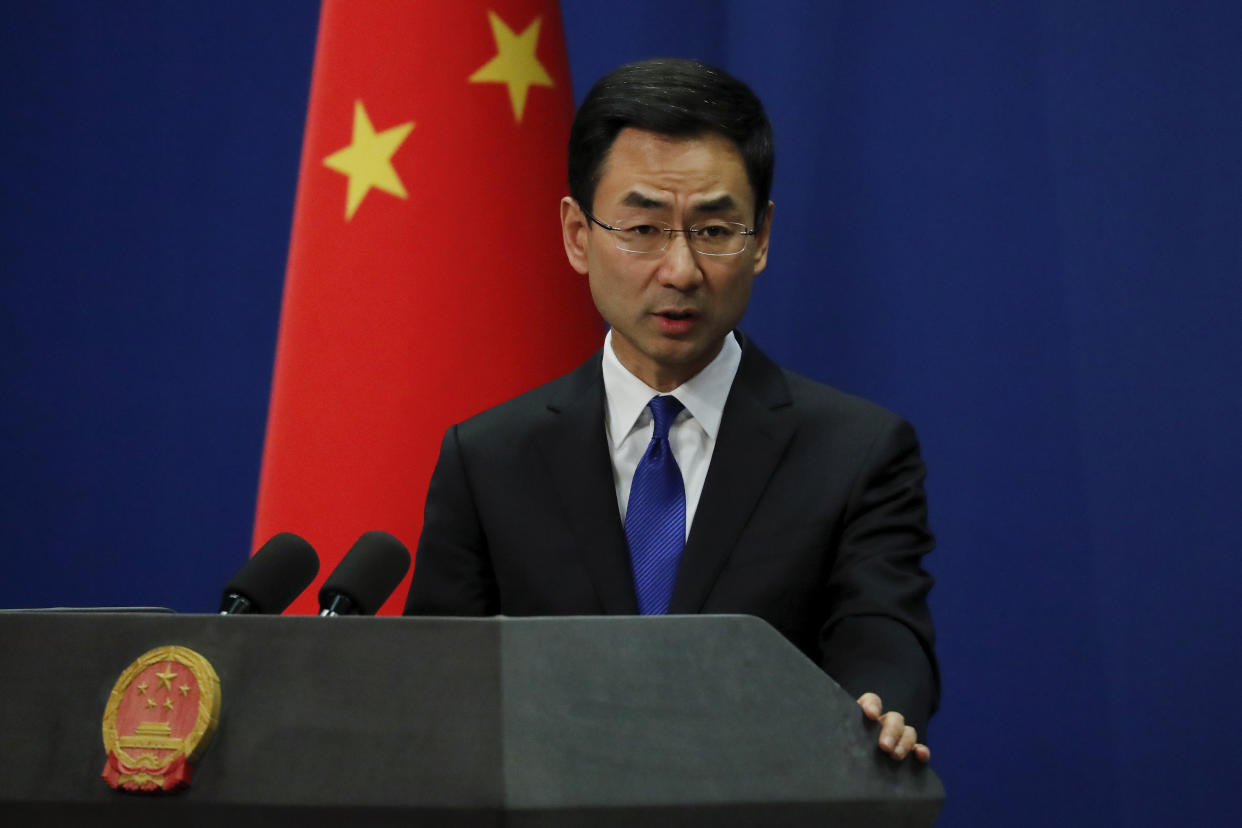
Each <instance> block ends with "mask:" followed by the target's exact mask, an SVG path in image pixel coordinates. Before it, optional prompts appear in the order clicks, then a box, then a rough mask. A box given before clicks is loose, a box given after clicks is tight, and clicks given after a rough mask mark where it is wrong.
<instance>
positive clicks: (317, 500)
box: [254, 0, 603, 612]
mask: <svg viewBox="0 0 1242 828" xmlns="http://www.w3.org/2000/svg"><path fill="white" fill-rule="evenodd" d="M572 106H573V102H572V97H571V91H570V84H569V66H568V61H567V58H566V55H565V43H564V36H563V34H562V32H561V21H560V12H559V9H558V7H557V3H556V2H555V0H494V2H489V3H486V4H484V3H476V2H462V0H455V1H454V2H451V3H444V2H439V3H430V2H425V3H424V2H411V0H370V1H369V2H343V0H325V2H324V4H323V8H322V13H321V15H320V23H319V41H318V45H317V47H316V52H315V69H314V78H313V82H312V84H311V96H310V111H309V114H308V117H307V125H306V136H305V140H304V144H303V148H302V162H301V171H300V174H299V179H298V194H297V206H296V209H295V212H294V220H293V237H292V241H291V243H290V250H289V265H288V271H287V274H286V277H285V294H284V306H283V309H282V312H281V322H280V339H279V343H278V346H277V351H276V370H275V376H274V380H273V386H272V400H271V408H270V411H269V415H268V424H267V442H266V446H265V450H264V456H263V471H262V475H261V478H260V483H259V501H258V509H257V516H256V520H255V535H254V544H255V546H256V547H257V546H258V545H259V544H261V543H262V542H263V541H264V540H266V539H267V538H268V537H270V536H271V535H273V534H275V533H276V532H280V531H289V532H295V533H297V534H299V535H301V536H303V537H304V538H306V539H307V540H308V541H310V543H311V544H312V545H313V546H314V547H315V548H316V550H318V552H319V555H320V558H321V560H322V566H321V569H320V581H322V579H323V578H324V577H326V575H327V574H328V573H329V572H330V571H331V570H332V568H333V567H334V566H335V565H336V563H337V562H338V561H339V560H340V558H341V557H342V556H343V555H344V553H345V552H346V551H347V550H348V549H349V547H350V545H352V543H353V542H354V540H355V539H357V537H358V536H359V535H361V534H362V533H363V532H365V531H368V530H371V529H382V530H385V531H387V532H391V533H392V534H394V535H396V536H397V537H398V538H400V539H401V540H402V541H404V542H405V543H406V545H407V546H409V547H410V549H411V552H413V550H414V546H415V544H416V542H417V539H418V534H419V530H420V529H421V527H422V510H423V500H424V498H425V496H426V492H427V483H428V480H429V479H430V477H431V471H432V468H433V466H434V465H435V459H436V455H437V452H438V449H439V445H440V438H441V437H442V436H443V434H444V430H445V429H446V428H447V427H448V426H449V425H451V424H452V423H454V422H458V421H460V420H462V419H464V418H466V417H468V416H470V415H471V414H474V413H476V412H478V411H481V410H482V409H484V408H486V407H488V406H490V405H493V404H495V403H498V402H500V401H502V400H504V399H507V398H509V397H512V396H514V395H516V394H518V393H520V392H522V391H524V390H526V389H528V388H531V387H533V386H535V385H537V384H539V383H540V382H543V381H546V380H548V379H551V378H552V377H554V376H556V375H558V374H560V373H563V372H565V371H567V370H569V369H570V368H572V367H573V366H574V365H576V364H577V363H578V362H580V361H581V360H582V359H584V358H585V357H586V356H587V355H588V354H590V352H591V351H592V350H594V349H595V348H597V347H599V343H600V340H601V336H602V332H603V328H602V326H601V323H600V320H599V316H598V315H597V314H596V312H595V309H594V307H593V306H592V305H591V303H590V298H589V293H588V291H587V287H586V284H585V283H584V281H583V278H582V277H581V276H579V275H578V274H577V273H575V272H574V271H573V270H572V269H571V268H570V267H569V265H568V263H567V262H566V261H565V255H564V251H563V249H562V246H561V241H560V223H559V212H558V209H559V208H558V202H559V199H560V197H561V196H562V195H564V194H565V192H566V184H565V151H566V149H565V148H566V143H567V141H568V136H569V124H570V120H571V117H572ZM407 577H408V576H407ZM318 586H319V582H316V584H314V585H312V587H311V588H310V589H309V590H307V592H306V593H305V594H303V596H302V597H301V598H299V599H298V600H297V601H295V602H294V604H293V606H292V607H291V608H290V612H314V611H316V610H317V609H318V605H317V603H316V598H315V595H316V593H317V592H318ZM404 595H405V588H404V587H402V588H399V589H398V590H397V592H396V593H394V595H393V597H392V598H391V599H389V601H388V603H387V604H385V607H384V611H385V612H394V611H399V610H400V607H401V604H402V601H403V599H404Z"/></svg>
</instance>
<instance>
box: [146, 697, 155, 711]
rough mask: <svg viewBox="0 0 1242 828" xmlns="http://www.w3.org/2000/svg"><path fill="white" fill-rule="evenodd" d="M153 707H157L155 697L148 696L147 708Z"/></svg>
mask: <svg viewBox="0 0 1242 828" xmlns="http://www.w3.org/2000/svg"><path fill="white" fill-rule="evenodd" d="M152 707H155V699H153V698H151V697H150V696H147V710H150V709H151V708H152Z"/></svg>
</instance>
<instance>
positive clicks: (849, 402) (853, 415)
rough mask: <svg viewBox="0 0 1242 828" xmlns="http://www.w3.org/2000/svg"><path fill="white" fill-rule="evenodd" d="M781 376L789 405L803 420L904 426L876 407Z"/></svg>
mask: <svg viewBox="0 0 1242 828" xmlns="http://www.w3.org/2000/svg"><path fill="white" fill-rule="evenodd" d="M781 373H782V375H783V376H784V377H785V383H786V386H787V387H788V388H789V395H790V398H791V400H792V402H793V403H794V405H795V407H797V408H799V409H801V410H802V411H803V412H805V414H806V416H816V417H823V416H833V417H837V418H844V419H846V420H849V421H857V422H859V423H874V424H875V425H876V426H880V427H888V428H891V427H894V426H896V425H898V424H901V423H905V418H903V417H902V416H900V415H899V414H896V413H894V412H892V411H890V410H888V409H887V408H885V407H884V406H882V405H880V404H879V403H876V402H873V401H871V400H868V399H866V398H864V397H860V396H858V395H856V394H850V393H848V392H846V391H842V390H841V389H839V388H834V387H833V386H831V385H827V384H825V383H822V382H819V381H817V380H813V379H810V378H809V377H804V376H802V375H801V374H797V373H794V372H793V371H789V370H786V369H784V368H782V369H781Z"/></svg>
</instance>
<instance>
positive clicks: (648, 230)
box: [629, 224, 660, 236]
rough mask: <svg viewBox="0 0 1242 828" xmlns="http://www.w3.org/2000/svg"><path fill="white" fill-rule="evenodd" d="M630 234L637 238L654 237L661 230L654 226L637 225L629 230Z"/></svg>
mask: <svg viewBox="0 0 1242 828" xmlns="http://www.w3.org/2000/svg"><path fill="white" fill-rule="evenodd" d="M629 232H631V233H633V234H634V235H636V236H654V235H655V234H656V233H659V232H660V228H658V227H656V226H655V225H654V224H636V225H634V226H633V227H631V228H629Z"/></svg>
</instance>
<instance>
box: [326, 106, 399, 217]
mask: <svg viewBox="0 0 1242 828" xmlns="http://www.w3.org/2000/svg"><path fill="white" fill-rule="evenodd" d="M412 129H414V122H413V121H407V122H406V123H404V124H399V125H397V126H395V127H391V128H389V129H386V130H384V131H383V132H376V131H375V127H373V126H371V119H370V117H368V116H367V110H366V108H365V107H363V105H362V101H354V134H353V140H352V141H351V142H350V144H349V146H347V147H345V148H344V149H340V150H337V151H336V152H334V153H332V154H331V155H329V156H328V157H327V158H325V159H323V164H324V166H325V167H327V168H328V169H330V170H335V171H336V172H339V173H341V174H342V175H345V176H347V177H348V178H349V189H348V191H347V193H346V197H345V220H346V221H349V220H350V219H352V218H353V217H354V213H356V212H358V205H360V204H362V200H363V199H364V198H366V195H367V193H369V192H370V191H371V188H372V187H374V188H376V189H378V190H383V191H384V192H386V193H389V194H391V195H395V196H398V197H399V198H405V197H406V192H405V185H404V184H402V183H401V179H400V178H399V177H398V176H397V171H396V170H395V169H394V168H393V166H392V156H393V153H395V152H396V151H397V148H398V147H400V146H401V143H402V142H403V141H405V139H406V136H408V135H409V134H410V130H412Z"/></svg>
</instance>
